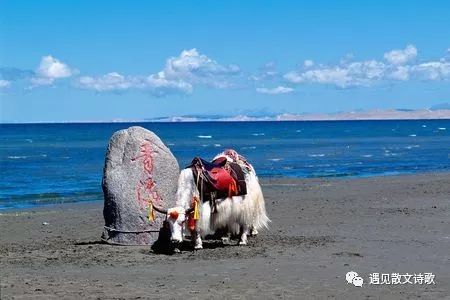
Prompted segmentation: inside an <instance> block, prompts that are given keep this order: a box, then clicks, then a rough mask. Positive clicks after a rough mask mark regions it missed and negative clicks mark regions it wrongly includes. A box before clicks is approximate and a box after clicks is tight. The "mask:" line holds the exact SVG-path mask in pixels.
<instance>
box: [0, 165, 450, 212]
mask: <svg viewBox="0 0 450 300" xmlns="http://www.w3.org/2000/svg"><path fill="white" fill-rule="evenodd" d="M440 175H442V176H445V175H449V176H450V171H447V170H442V171H429V172H419V173H401V174H379V175H358V176H322V177H295V176H292V177H290V176H267V177H266V176H264V177H259V180H260V182H261V185H262V186H264V184H265V183H264V182H266V181H271V180H280V181H283V180H286V181H287V180H300V181H305V182H308V181H314V180H331V181H333V180H338V181H347V180H348V181H352V180H364V179H376V178H395V177H422V176H440ZM98 194H99V195H102V193H101V192H99V193H98ZM89 203H103V199H99V200H82V201H76V200H75V201H68V202H60V203H51V202H49V203H40V204H31V205H30V206H27V207H10V208H0V216H1V215H4V214H7V213H14V212H21V211H27V210H36V209H51V208H53V207H54V208H59V207H60V206H67V205H76V204H89Z"/></svg>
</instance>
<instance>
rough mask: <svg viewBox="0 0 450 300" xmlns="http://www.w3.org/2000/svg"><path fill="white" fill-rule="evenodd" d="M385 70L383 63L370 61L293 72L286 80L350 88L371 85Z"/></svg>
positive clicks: (288, 74) (286, 76)
mask: <svg viewBox="0 0 450 300" xmlns="http://www.w3.org/2000/svg"><path fill="white" fill-rule="evenodd" d="M385 68H386V66H385V65H384V64H383V63H380V62H377V61H375V60H369V61H362V62H352V63H347V64H342V65H338V66H323V65H320V66H318V67H317V68H315V69H309V70H306V71H302V72H297V71H291V72H289V73H287V74H285V75H284V78H285V79H286V80H287V81H288V82H291V83H320V84H330V85H335V86H337V87H339V88H348V87H355V86H365V85H369V84H370V83H371V82H373V81H376V80H378V79H379V78H381V77H382V76H383V74H384V72H385Z"/></svg>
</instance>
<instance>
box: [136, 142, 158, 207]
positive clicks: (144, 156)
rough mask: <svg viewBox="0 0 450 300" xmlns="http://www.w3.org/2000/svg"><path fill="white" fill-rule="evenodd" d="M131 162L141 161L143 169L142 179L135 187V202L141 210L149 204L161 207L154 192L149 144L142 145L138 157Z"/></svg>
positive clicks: (151, 155)
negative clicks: (136, 201)
mask: <svg viewBox="0 0 450 300" xmlns="http://www.w3.org/2000/svg"><path fill="white" fill-rule="evenodd" d="M131 160H132V161H136V160H142V163H143V167H144V173H145V174H144V176H143V179H141V180H139V183H138V184H137V186H136V194H137V200H138V202H139V206H140V207H141V209H144V208H147V207H148V206H149V204H150V203H152V204H156V205H158V206H163V203H162V199H161V196H160V195H159V194H158V192H157V191H156V183H155V182H154V181H153V150H152V148H151V145H150V143H149V142H146V143H144V144H142V145H141V147H140V155H139V156H137V157H135V158H132V159H131Z"/></svg>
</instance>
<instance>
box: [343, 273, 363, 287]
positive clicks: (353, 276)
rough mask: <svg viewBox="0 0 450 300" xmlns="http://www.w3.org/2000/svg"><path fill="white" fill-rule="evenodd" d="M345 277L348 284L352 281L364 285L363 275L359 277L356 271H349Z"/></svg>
mask: <svg viewBox="0 0 450 300" xmlns="http://www.w3.org/2000/svg"><path fill="white" fill-rule="evenodd" d="M345 279H346V280H347V284H349V283H352V284H353V285H354V286H357V287H362V285H363V283H364V280H363V279H362V277H359V275H358V273H356V272H354V271H350V272H347V274H346V275H345Z"/></svg>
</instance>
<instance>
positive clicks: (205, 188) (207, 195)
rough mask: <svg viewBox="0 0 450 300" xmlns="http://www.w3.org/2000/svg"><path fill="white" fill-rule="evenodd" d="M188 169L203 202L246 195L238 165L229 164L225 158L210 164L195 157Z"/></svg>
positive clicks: (243, 175) (245, 187)
mask: <svg viewBox="0 0 450 300" xmlns="http://www.w3.org/2000/svg"><path fill="white" fill-rule="evenodd" d="M188 168H191V169H192V172H193V175H194V180H195V183H196V185H197V188H198V190H199V192H200V194H201V198H202V200H203V201H212V202H214V201H215V200H216V199H220V198H226V197H233V196H242V195H246V194H247V185H246V182H245V174H244V171H243V170H242V168H241V166H240V165H239V164H237V163H234V162H229V161H227V159H226V158H225V157H220V158H217V159H216V160H213V161H212V162H209V161H206V160H204V159H202V158H200V157H195V158H194V159H193V160H192V162H191V164H190V165H189V166H188Z"/></svg>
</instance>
